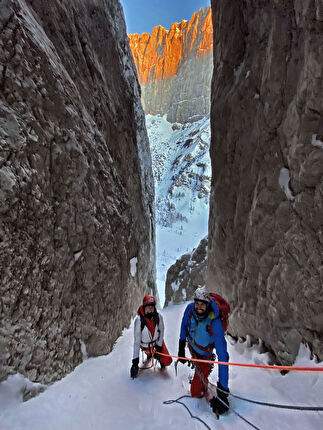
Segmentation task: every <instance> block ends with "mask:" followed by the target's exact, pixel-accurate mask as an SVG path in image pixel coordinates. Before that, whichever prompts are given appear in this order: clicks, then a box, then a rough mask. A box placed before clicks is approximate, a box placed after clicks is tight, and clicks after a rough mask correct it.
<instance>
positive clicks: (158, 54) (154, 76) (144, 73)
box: [129, 7, 213, 85]
mask: <svg viewBox="0 0 323 430" xmlns="http://www.w3.org/2000/svg"><path fill="white" fill-rule="evenodd" d="M129 42H130V48H131V51H132V54H133V58H134V61H135V65H136V68H137V72H138V77H139V81H140V83H141V84H144V85H145V84H147V83H148V82H149V81H150V80H160V79H167V78H171V77H173V76H175V75H176V74H177V70H178V67H179V64H180V62H181V61H182V59H186V58H189V57H195V58H196V59H200V58H202V57H204V56H205V55H207V54H209V53H211V52H212V49H213V28H212V11H211V8H210V7H208V8H206V9H205V10H203V9H200V10H199V11H198V13H194V14H193V16H192V18H191V20H190V21H185V20H183V21H182V22H181V23H177V22H175V23H173V24H172V25H171V27H170V30H169V31H167V30H166V29H165V28H164V27H162V26H160V25H159V26H157V27H155V28H154V29H153V31H152V33H151V35H150V34H149V33H143V34H142V35H141V36H140V35H139V34H130V35H129Z"/></svg>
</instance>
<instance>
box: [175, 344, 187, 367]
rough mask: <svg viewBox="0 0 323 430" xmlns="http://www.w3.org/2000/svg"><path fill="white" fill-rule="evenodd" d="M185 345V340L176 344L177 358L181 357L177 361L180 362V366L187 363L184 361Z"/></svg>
mask: <svg viewBox="0 0 323 430" xmlns="http://www.w3.org/2000/svg"><path fill="white" fill-rule="evenodd" d="M185 345H186V341H185V340H180V341H179V344H178V354H177V355H178V357H182V358H179V359H178V361H179V362H181V363H182V364H185V363H186V362H187V360H185Z"/></svg>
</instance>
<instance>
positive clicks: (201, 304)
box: [194, 300, 206, 315]
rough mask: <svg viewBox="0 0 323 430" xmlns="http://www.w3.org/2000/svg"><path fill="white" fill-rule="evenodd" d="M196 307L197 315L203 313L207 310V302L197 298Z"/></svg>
mask: <svg viewBox="0 0 323 430" xmlns="http://www.w3.org/2000/svg"><path fill="white" fill-rule="evenodd" d="M194 309H195V312H196V313H197V315H203V314H204V313H205V312H206V303H204V302H200V301H199V300H195V301H194Z"/></svg>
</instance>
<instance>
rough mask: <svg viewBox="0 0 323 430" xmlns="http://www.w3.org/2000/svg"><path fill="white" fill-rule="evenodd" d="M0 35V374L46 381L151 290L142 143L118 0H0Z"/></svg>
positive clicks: (102, 342)
mask: <svg viewBox="0 0 323 430" xmlns="http://www.w3.org/2000/svg"><path fill="white" fill-rule="evenodd" d="M0 34H1V39H0V58H1V66H0V67H1V70H0V71H1V73H0V95H1V99H0V187H1V188H0V280H1V281H0V282H1V294H0V355H1V356H0V363H1V365H2V367H1V372H0V380H1V379H3V378H5V377H6V375H8V374H10V373H15V372H20V373H22V374H24V375H26V376H28V378H30V379H31V380H33V381H41V382H45V383H47V382H51V381H53V380H56V379H57V378H60V377H62V376H63V375H64V374H66V373H67V372H69V371H71V370H72V369H73V368H74V367H75V366H76V365H77V364H79V363H80V362H81V361H82V351H81V345H83V343H84V346H85V347H86V349H87V353H88V355H89V356H96V355H99V354H105V353H108V352H109V351H110V350H111V348H112V346H113V344H114V342H115V341H116V339H117V337H118V336H119V335H120V333H121V331H122V329H123V327H125V326H126V325H127V324H128V323H129V322H130V318H131V316H132V315H133V314H134V312H135V310H136V308H137V306H138V304H139V302H140V300H141V297H142V295H143V294H145V293H147V292H148V291H152V292H153V293H154V292H155V261H154V258H155V257H154V255H155V249H154V246H155V245H154V206H153V204H154V203H153V202H154V189H153V177H152V171H151V158H150V152H149V143H148V139H147V133H146V128H145V122H144V113H143V111H142V107H141V103H140V88H139V84H138V81H137V77H136V71H135V67H134V64H133V60H132V56H131V52H130V49H129V44H128V39H127V34H126V29H125V23H124V17H123V12H122V9H121V6H120V3H119V2H118V1H115V0H104V1H102V0H100V1H99V0H91V1H88V0H78V1H77V2H70V1H69V0H52V1H50V2H49V1H47V0H1V1H0ZM82 349H83V348H82ZM83 352H84V349H83Z"/></svg>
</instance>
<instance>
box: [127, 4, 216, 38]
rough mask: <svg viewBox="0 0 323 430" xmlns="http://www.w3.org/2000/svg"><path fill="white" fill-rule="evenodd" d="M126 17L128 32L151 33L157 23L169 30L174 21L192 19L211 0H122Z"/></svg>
mask: <svg viewBox="0 0 323 430" xmlns="http://www.w3.org/2000/svg"><path fill="white" fill-rule="evenodd" d="M120 2H121V4H122V6H123V10H124V13H125V17H126V24H127V33H128V34H130V33H139V34H141V33H145V32H147V33H151V32H152V29H153V28H154V27H156V25H162V26H163V27H165V28H166V29H167V30H169V28H170V25H171V23H172V22H181V21H182V19H191V17H192V15H193V13H194V12H197V11H198V10H199V8H200V7H202V8H204V7H205V6H209V5H210V3H211V2H210V0H120Z"/></svg>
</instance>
